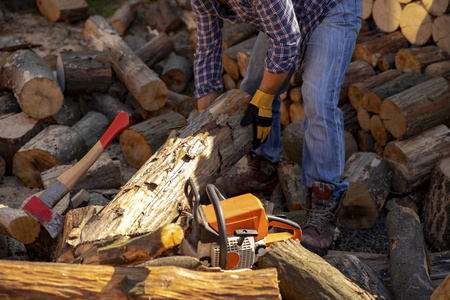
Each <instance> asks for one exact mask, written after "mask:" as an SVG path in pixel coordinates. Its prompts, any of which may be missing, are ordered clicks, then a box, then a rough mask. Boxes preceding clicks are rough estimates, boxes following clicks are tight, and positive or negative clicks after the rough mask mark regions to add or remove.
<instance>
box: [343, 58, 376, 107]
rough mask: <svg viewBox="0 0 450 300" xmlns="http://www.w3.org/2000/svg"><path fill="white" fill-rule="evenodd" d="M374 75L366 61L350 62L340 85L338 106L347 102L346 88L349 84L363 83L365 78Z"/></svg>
mask: <svg viewBox="0 0 450 300" xmlns="http://www.w3.org/2000/svg"><path fill="white" fill-rule="evenodd" d="M374 75H375V70H374V69H373V67H372V66H371V65H370V64H369V63H368V62H366V61H363V60H356V61H352V62H351V63H350V64H349V65H348V68H347V72H346V73H345V76H344V82H343V83H342V85H341V91H340V94H339V105H342V104H343V103H344V102H346V101H347V100H348V88H349V87H350V84H353V83H355V82H359V81H363V80H364V79H366V78H369V77H372V76H374Z"/></svg>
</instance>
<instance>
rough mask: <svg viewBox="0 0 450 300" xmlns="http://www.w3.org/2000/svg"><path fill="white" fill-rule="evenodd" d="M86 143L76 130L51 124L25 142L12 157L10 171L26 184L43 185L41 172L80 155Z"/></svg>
mask: <svg viewBox="0 0 450 300" xmlns="http://www.w3.org/2000/svg"><path fill="white" fill-rule="evenodd" d="M86 151H87V150H86V144H85V141H84V140H83V138H82V137H81V136H80V135H79V134H78V133H77V131H76V130H75V129H73V128H71V127H67V126H63V125H51V126H49V127H47V128H45V129H44V130H42V131H41V132H39V133H38V134H37V135H36V136H34V137H33V138H32V139H31V140H29V141H28V142H27V143H26V144H24V145H23V146H22V147H21V148H20V149H19V151H17V153H16V154H15V155H14V158H13V173H14V175H16V176H17V177H19V178H20V179H21V180H22V181H23V182H24V183H25V184H26V185H27V186H29V187H39V188H42V187H43V185H42V181H41V178H40V174H41V172H43V171H45V170H48V169H50V168H51V167H54V166H57V165H60V164H64V163H67V162H70V161H73V160H74V159H80V158H81V157H82V156H83V155H84V154H85V153H86Z"/></svg>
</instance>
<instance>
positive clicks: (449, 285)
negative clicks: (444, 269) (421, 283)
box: [430, 274, 450, 300]
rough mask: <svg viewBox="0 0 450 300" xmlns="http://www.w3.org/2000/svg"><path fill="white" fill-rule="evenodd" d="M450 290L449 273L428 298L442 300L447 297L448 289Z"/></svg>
mask: <svg viewBox="0 0 450 300" xmlns="http://www.w3.org/2000/svg"><path fill="white" fill-rule="evenodd" d="M449 290H450V274H449V275H448V276H447V277H446V278H445V280H444V282H443V283H442V284H440V285H439V286H438V287H437V288H436V289H435V290H434V292H433V294H431V297H430V300H442V299H445V298H448V291H449Z"/></svg>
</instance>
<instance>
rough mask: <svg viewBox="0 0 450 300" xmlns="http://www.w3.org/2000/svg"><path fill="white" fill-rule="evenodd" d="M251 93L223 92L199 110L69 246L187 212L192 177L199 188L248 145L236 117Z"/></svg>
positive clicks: (247, 133) (142, 229)
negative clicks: (202, 109)
mask: <svg viewBox="0 0 450 300" xmlns="http://www.w3.org/2000/svg"><path fill="white" fill-rule="evenodd" d="M250 98H251V97H250V96H249V95H248V94H246V93H245V92H242V91H239V90H232V91H228V92H227V93H225V94H224V95H222V96H221V97H220V98H219V99H218V100H217V101H216V102H214V104H213V105H212V106H210V107H209V108H208V109H206V110H204V111H202V113H201V114H199V115H198V116H197V117H196V118H194V119H192V120H191V121H190V123H189V124H188V125H186V127H184V128H183V129H182V130H180V132H179V136H178V137H177V138H175V139H169V140H167V141H166V144H165V145H163V146H161V148H160V149H159V150H158V151H157V152H156V153H155V154H153V156H151V157H150V158H149V159H148V160H147V162H146V163H145V164H144V165H143V166H142V167H141V168H140V170H139V171H138V172H137V173H136V174H135V175H134V176H133V178H131V179H130V180H129V181H128V183H127V184H126V185H125V186H123V187H122V189H121V191H120V192H119V193H118V194H117V195H116V197H115V198H114V199H113V200H111V202H110V203H109V204H108V205H107V206H106V207H105V208H104V209H103V210H102V211H101V212H99V213H98V214H96V215H95V217H93V218H91V219H90V220H89V221H88V222H87V223H86V225H84V226H83V228H81V227H80V230H81V235H80V238H78V239H76V240H72V241H71V243H72V245H74V246H76V245H77V244H80V243H85V242H89V241H97V240H101V239H104V238H107V237H112V236H115V235H129V234H135V233H146V232H155V231H157V230H158V229H159V228H161V227H163V226H164V225H167V224H168V223H171V222H172V221H173V220H174V219H175V218H176V217H178V215H179V213H180V212H181V211H183V210H190V209H189V204H188V201H187V199H186V197H185V195H184V186H185V184H186V181H187V179H189V178H191V179H192V180H193V181H194V183H195V186H196V187H197V189H198V190H199V191H201V192H203V191H204V190H205V187H206V185H207V184H209V183H213V182H214V181H215V179H217V178H218V177H219V176H220V175H222V174H223V173H224V172H226V171H227V170H229V169H230V168H231V167H232V166H233V165H235V164H236V163H237V161H238V160H239V159H240V158H241V157H243V156H244V155H245V154H246V153H247V152H248V151H250V149H251V141H252V137H253V133H252V132H253V131H252V128H251V126H249V127H241V126H240V125H239V123H240V119H241V117H242V116H243V111H244V110H245V108H246V107H247V105H248V103H249V102H250Z"/></svg>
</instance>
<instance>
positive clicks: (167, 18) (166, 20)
mask: <svg viewBox="0 0 450 300" xmlns="http://www.w3.org/2000/svg"><path fill="white" fill-rule="evenodd" d="M144 22H145V24H146V25H148V26H150V27H151V28H152V29H156V30H158V31H159V32H161V33H163V32H165V33H170V32H172V31H175V30H177V29H178V28H180V26H181V25H182V24H183V22H182V20H181V18H180V17H179V16H178V15H177V13H176V12H175V11H174V10H173V9H172V7H170V5H169V3H167V2H166V1H164V0H158V3H153V4H152V5H150V7H149V8H148V9H147V11H146V12H145V18H144Z"/></svg>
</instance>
